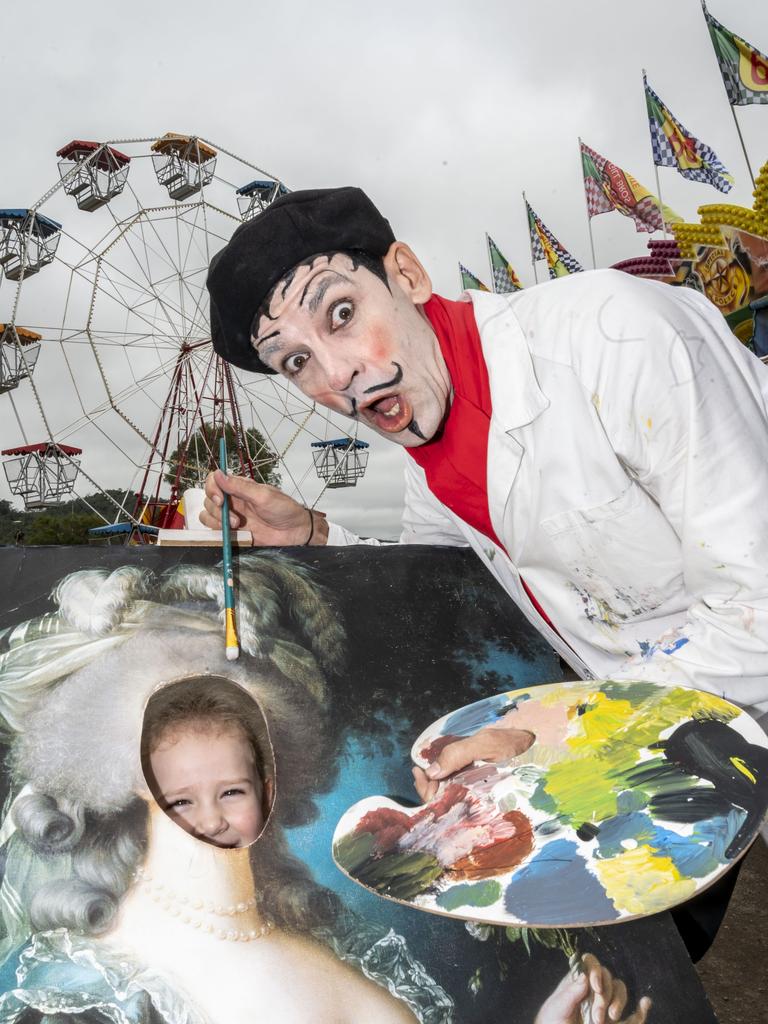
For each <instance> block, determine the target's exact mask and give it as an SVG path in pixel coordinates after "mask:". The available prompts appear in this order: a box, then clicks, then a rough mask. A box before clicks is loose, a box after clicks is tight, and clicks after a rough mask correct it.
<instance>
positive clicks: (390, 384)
mask: <svg viewBox="0 0 768 1024" xmlns="http://www.w3.org/2000/svg"><path fill="white" fill-rule="evenodd" d="M392 365H393V366H394V367H395V368H396V370H397V372H396V373H395V376H394V377H393V378H392V380H386V381H384V383H383V384H374V385H373V386H372V387H370V388H366V389H365V391H364V392H363V394H364V395H373V394H375V393H376V392H377V391H385V390H386V389H387V388H394V387H396V386H397V385H398V384H399V383H400V381H401V380H402V379H403V368H402V366H401V365H400V363H396V362H395V361H394V360H393V361H392ZM349 400H350V402H351V403H352V412H351V414H350V415H352V416H355V417H356V416H357V399H356V398H352V397H350V399H349Z"/></svg>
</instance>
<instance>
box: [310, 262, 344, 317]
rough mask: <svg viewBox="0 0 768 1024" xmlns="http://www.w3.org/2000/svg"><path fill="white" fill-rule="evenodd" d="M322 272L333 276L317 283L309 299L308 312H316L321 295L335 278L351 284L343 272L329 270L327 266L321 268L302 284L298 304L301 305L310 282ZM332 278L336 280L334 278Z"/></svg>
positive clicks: (334, 281)
mask: <svg viewBox="0 0 768 1024" xmlns="http://www.w3.org/2000/svg"><path fill="white" fill-rule="evenodd" d="M323 274H333V277H330V278H326V279H325V280H324V281H321V282H320V284H319V285H318V288H317V291H316V292H315V294H314V295H313V296H312V298H311V299H310V300H309V312H310V313H316V312H317V307H318V306H319V305H320V303H321V302H322V301H323V296H324V295H325V293H326V292H327V291H328V289H329V288H330V287H331V285H333V284H335V283H336V280H339V281H346V282H347V284H351V283H352V282H351V281H350V280H349V278H348V277H345V276H344V275H343V274H340V273H339V272H338V271H336V270H331V269H330V268H328V269H326V270H321V271H320V273H319V274H315V276H314V277H313V278H312V279H311V280H309V281H307V283H306V285H305V286H304V291H303V292H302V293H301V299H300V300H299V305H300V306H301V305H303V303H304V299H305V298H306V296H307V292H308V290H309V286H310V285H311V284H312V282H313V281H316V280H317V279H318V277H322V275H323ZM334 278H335V279H336V280H334Z"/></svg>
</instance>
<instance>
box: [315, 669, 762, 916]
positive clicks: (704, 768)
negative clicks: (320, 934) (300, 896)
mask: <svg viewBox="0 0 768 1024" xmlns="http://www.w3.org/2000/svg"><path fill="white" fill-rule="evenodd" d="M488 727H492V728H508V727H512V728H519V729H527V730H529V731H530V732H533V733H534V734H535V735H536V742H535V743H534V744H533V746H532V747H530V749H529V750H527V751H526V752H525V753H524V754H522V755H520V756H519V757H517V758H514V759H513V760H511V761H509V762H508V763H503V764H488V763H483V762H479V763H475V764H473V765H470V766H469V767H468V768H466V769H465V770H463V771H461V772H459V773H457V774H455V775H453V776H451V778H449V779H447V780H445V781H444V782H443V783H442V784H441V787H440V790H439V792H438V793H437V796H436V797H435V799H433V800H432V801H431V802H430V803H428V804H426V805H425V806H423V807H418V808H409V807H402V806H400V805H399V804H397V803H395V802H393V801H392V800H389V799H386V798H384V797H376V796H374V797H370V798H368V799H365V800H362V801H360V802H359V803H357V804H355V805H354V806H353V807H351V808H350V809H349V810H348V811H347V812H346V813H345V814H344V816H343V817H342V819H341V821H340V822H339V824H338V826H337V828H336V831H335V833H334V840H333V853H334V858H335V860H336V863H337V864H338V866H339V867H340V868H341V870H342V871H344V872H345V873H346V874H347V875H349V877H351V878H352V879H354V880H355V881H357V882H359V883H360V884H361V885H363V886H365V887H366V888H368V889H369V890H371V891H373V892H375V893H377V894H378V895H380V896H384V897H388V898H390V899H394V900H397V901H399V902H402V903H407V904H409V905H410V906H413V907H416V908H418V909H420V910H426V911H429V912H432V913H436V914H446V915H449V916H452V917H456V918H464V919H470V920H475V921H482V922H485V923H489V924H500V925H507V926H515V925H523V924H525V925H531V926H535V927H573V926H585V925H599V924H600V925H602V924H611V923H614V922H619V921H626V920H629V919H631V918H635V917H642V916H645V915H648V914H655V913H658V912H659V911H663V910H667V909H669V908H670V907H674V906H675V905H676V904H679V903H682V902H684V901H686V900H688V899H690V898H691V897H692V896H695V895H696V893H698V892H700V891H701V890H702V889H705V888H706V887H708V886H709V885H711V884H712V883H713V882H714V881H715V880H716V879H717V878H719V877H720V876H721V875H722V874H723V873H724V872H725V871H727V870H728V868H729V867H730V866H731V865H732V864H733V863H734V862H735V861H736V860H737V859H738V858H739V857H740V856H741V855H742V854H743V853H744V852H745V851H746V849H747V848H748V846H749V844H750V842H751V841H752V839H753V838H754V836H755V834H756V832H757V830H758V829H759V827H760V824H761V822H762V820H763V817H764V814H765V811H766V806H768V738H766V735H765V734H764V733H763V731H762V729H761V728H760V727H759V726H758V725H757V723H756V722H754V721H753V720H752V719H751V718H750V717H749V716H748V715H747V714H746V713H745V712H743V711H742V710H741V709H740V708H738V707H736V706H735V705H733V704H730V703H729V702H728V701H725V700H722V699H721V698H719V697H716V696H714V695H712V694H709V693H704V692H701V691H698V690H691V689H684V688H682V687H663V686H656V685H655V684H653V683H646V682H614V681H602V682H601V681H589V682H576V683H555V684H547V685H543V686H534V687H530V688H528V689H521V690H513V691H511V692H509V693H503V694H497V695H495V696H492V697H488V698H487V699H485V700H481V701H478V702H476V703H474V704H470V705H468V706H466V707H464V708H461V709H460V710H458V711H454V712H452V713H451V714H449V715H446V716H445V717H443V718H441V719H439V720H438V721H437V722H435V723H434V724H433V725H431V726H430V727H429V728H428V729H426V730H425V731H424V732H423V733H422V734H421V736H419V738H418V739H417V740H416V742H415V743H414V745H413V748H412V757H413V760H414V762H415V763H416V764H417V765H420V766H421V767H423V768H425V767H426V766H427V765H428V764H429V763H430V762H431V761H432V760H434V758H435V757H436V756H437V754H438V753H439V752H440V750H441V749H442V747H444V746H445V745H446V743H448V742H450V741H451V739H459V738H462V737H466V736H471V735H473V734H474V733H476V732H477V731H478V730H479V729H482V728H488Z"/></svg>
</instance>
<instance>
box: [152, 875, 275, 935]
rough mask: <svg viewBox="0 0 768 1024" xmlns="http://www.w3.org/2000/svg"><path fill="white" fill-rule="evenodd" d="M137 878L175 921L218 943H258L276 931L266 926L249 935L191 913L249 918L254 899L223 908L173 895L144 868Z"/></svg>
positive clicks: (254, 902) (154, 901) (191, 898)
mask: <svg viewBox="0 0 768 1024" xmlns="http://www.w3.org/2000/svg"><path fill="white" fill-rule="evenodd" d="M134 877H135V879H136V881H137V882H138V883H139V884H141V885H144V886H145V888H146V889H147V891H148V893H149V898H150V899H151V900H152V901H153V903H157V904H158V905H159V906H161V907H162V908H163V910H165V911H167V912H168V913H169V914H170V915H171V917H177V918H178V919H179V920H180V921H181V923H182V924H186V925H189V926H190V927H191V928H195V929H197V930H198V931H200V932H204V933H206V934H207V935H213V936H214V937H215V938H217V939H222V940H224V941H227V942H254V941H255V940H256V939H260V938H262V937H263V936H264V935H268V934H269V932H271V931H272V929H273V927H274V925H273V924H272V923H271V922H266V923H265V924H263V925H262V926H261V927H260V928H251V929H249V930H247V931H246V930H245V929H243V930H240V929H237V928H218V927H216V926H215V925H214V924H211V922H210V921H206V920H204V919H203V918H201V917H195V916H193V915H191V914H190V913H189V911H188V908H190V907H191V908H192V909H193V910H197V911H200V912H201V913H208V914H214V915H215V916H217V917H237V915H239V914H245V913H246V912H247V911H248V910H252V909H253V908H254V907H255V906H256V898H255V897H254V896H252V897H251V898H250V899H248V900H243V901H242V902H241V903H233V904H231V905H230V906H222V905H220V904H215V903H209V902H206V901H205V900H201V899H199V897H196V896H181V895H179V894H178V893H175V892H173V891H172V890H171V889H169V888H168V887H167V886H166V885H164V884H163V883H162V882H157V881H154V880H153V878H152V876H151V875H150V874H149V873H148V872H147V871H145V870H144V869H143V868H137V869H136V871H135V873H134Z"/></svg>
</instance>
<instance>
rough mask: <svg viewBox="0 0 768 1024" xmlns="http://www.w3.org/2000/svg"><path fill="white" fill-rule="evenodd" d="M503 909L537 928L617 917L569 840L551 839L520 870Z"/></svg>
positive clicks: (512, 882)
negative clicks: (537, 925) (546, 925)
mask: <svg viewBox="0 0 768 1024" xmlns="http://www.w3.org/2000/svg"><path fill="white" fill-rule="evenodd" d="M504 906H505V907H506V909H507V910H508V911H509V913H510V914H514V915H515V917H517V918H518V919H519V920H521V921H528V922H530V923H532V924H539V925H545V924H550V925H568V924H578V923H581V922H584V921H613V920H615V919H616V918H617V917H619V912H618V910H617V909H616V908H615V907H614V905H613V903H612V902H611V901H610V900H609V899H608V897H607V896H606V894H605V890H604V889H603V887H602V885H601V884H600V882H599V881H598V880H597V878H595V876H594V875H591V874H590V873H589V871H588V870H587V865H586V862H585V861H584V858H583V857H581V856H580V855H579V854H578V852H577V848H576V843H574V842H573V841H572V840H570V839H555V840H553V841H552V842H551V843H548V844H547V845H546V846H545V847H544V849H543V850H541V851H540V852H539V853H538V854H536V856H535V857H534V859H533V860H532V861H530V863H528V864H526V865H525V867H523V868H520V870H519V871H518V872H517V873H516V874H515V877H514V878H513V879H512V881H511V882H510V883H509V885H508V886H507V890H506V892H505V894H504Z"/></svg>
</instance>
